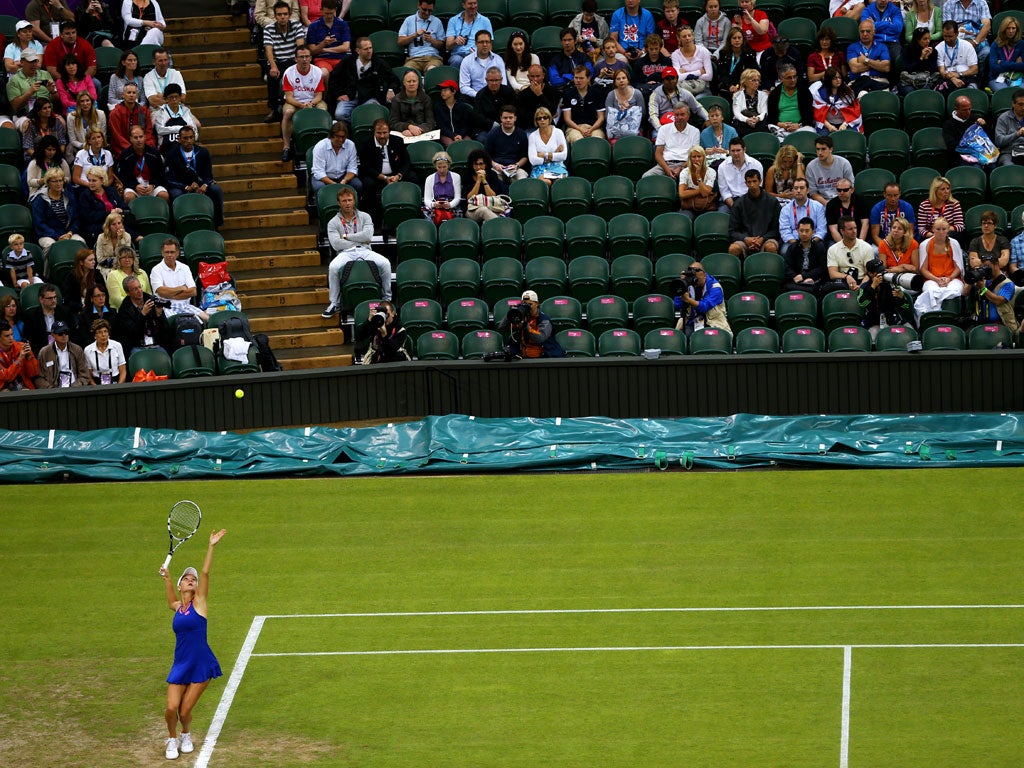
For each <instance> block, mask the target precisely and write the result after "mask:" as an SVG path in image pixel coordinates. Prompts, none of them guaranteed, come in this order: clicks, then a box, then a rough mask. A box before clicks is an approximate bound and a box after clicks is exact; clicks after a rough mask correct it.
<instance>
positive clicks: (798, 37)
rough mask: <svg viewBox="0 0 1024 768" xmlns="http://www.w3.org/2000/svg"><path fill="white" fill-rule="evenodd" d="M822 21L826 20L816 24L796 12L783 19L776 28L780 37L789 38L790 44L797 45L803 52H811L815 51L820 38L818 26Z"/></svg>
mask: <svg viewBox="0 0 1024 768" xmlns="http://www.w3.org/2000/svg"><path fill="white" fill-rule="evenodd" d="M821 21H824V19H821V20H819V21H817V22H815V21H813V20H811V19H809V18H806V17H805V16H802V15H800V14H797V13H796V12H795V11H794V13H793V15H792V16H790V17H789V18H786V19H783V20H782V21H780V22H779V23H778V24H777V25H776V26H777V27H778V30H779V34H780V35H783V36H785V37H788V38H789V42H790V44H792V45H795V46H796V47H797V48H799V49H800V50H801V51H806V52H810V51H813V50H814V46H815V43H816V41H817V37H818V24H820V23H821Z"/></svg>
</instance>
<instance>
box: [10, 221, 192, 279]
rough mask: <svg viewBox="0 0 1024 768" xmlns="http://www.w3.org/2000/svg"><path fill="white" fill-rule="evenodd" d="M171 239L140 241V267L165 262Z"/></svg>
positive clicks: (158, 236)
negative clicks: (165, 247)
mask: <svg viewBox="0 0 1024 768" xmlns="http://www.w3.org/2000/svg"><path fill="white" fill-rule="evenodd" d="M0 221H2V219H0ZM0 226H2V225H0ZM169 237H174V235H172V234H171V233H170V232H154V233H153V234H151V235H146V236H145V237H143V238H142V239H141V240H140V241H139V266H140V267H142V269H144V270H145V271H146V272H147V273H148V272H149V271H150V270H152V269H153V267H155V266H156V265H157V264H159V263H160V262H161V261H163V258H164V257H163V254H162V253H160V249H161V247H162V246H163V243H164V240H166V239H167V238H169Z"/></svg>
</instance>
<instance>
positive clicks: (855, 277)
mask: <svg viewBox="0 0 1024 768" xmlns="http://www.w3.org/2000/svg"><path fill="white" fill-rule="evenodd" d="M839 233H840V234H841V235H842V236H843V239H842V240H840V241H839V242H838V243H835V244H834V245H833V246H832V247H831V248H829V249H828V261H827V264H828V276H829V279H830V280H834V281H836V283H837V284H838V285H840V286H845V287H847V288H849V289H850V290H851V291H855V290H857V288H858V286H859V285H860V278H861V277H862V276H863V275H866V274H867V271H866V269H865V267H866V265H867V263H868V262H869V261H871V260H872V259H873V258H875V249H874V248H872V247H871V245H870V244H869V243H866V242H864V241H863V240H861V239H860V238H859V237H857V220H856V219H855V218H853V217H852V216H844V217H843V218H841V219H840V220H839Z"/></svg>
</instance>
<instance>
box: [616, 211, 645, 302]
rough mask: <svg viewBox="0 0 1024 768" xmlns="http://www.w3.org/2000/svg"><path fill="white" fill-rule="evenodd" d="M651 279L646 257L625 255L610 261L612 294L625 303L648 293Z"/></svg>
mask: <svg viewBox="0 0 1024 768" xmlns="http://www.w3.org/2000/svg"><path fill="white" fill-rule="evenodd" d="M645 221H646V220H645ZM653 278H654V267H653V265H652V264H651V260H650V259H649V258H647V257H646V256H642V255H640V254H638V253H627V254H623V255H622V256H617V257H616V258H615V259H614V260H613V261H612V265H611V281H612V293H615V294H616V295H618V296H621V297H622V298H624V299H625V300H626V301H635V300H636V299H638V298H640V297H641V296H643V295H644V294H646V293H647V292H648V291H650V290H651V281H652V280H653Z"/></svg>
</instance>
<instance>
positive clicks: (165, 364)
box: [128, 347, 174, 381]
mask: <svg viewBox="0 0 1024 768" xmlns="http://www.w3.org/2000/svg"><path fill="white" fill-rule="evenodd" d="M139 371H153V373H155V374H156V375H157V376H171V375H172V374H173V373H174V366H173V365H172V363H171V356H170V355H168V354H167V352H166V351H165V350H163V349H160V348H159V347H146V348H145V349H140V350H137V351H136V352H134V353H133V354H132V355H131V357H129V358H128V381H131V380H132V379H134V378H135V374H136V373H138V372H139Z"/></svg>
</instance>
